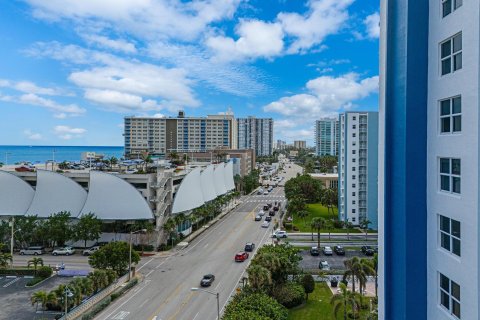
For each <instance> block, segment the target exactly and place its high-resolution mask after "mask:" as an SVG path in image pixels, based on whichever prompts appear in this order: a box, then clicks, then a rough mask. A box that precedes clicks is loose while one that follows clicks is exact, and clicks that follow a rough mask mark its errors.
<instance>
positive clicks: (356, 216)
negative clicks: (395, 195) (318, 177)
mask: <svg viewBox="0 0 480 320" xmlns="http://www.w3.org/2000/svg"><path fill="white" fill-rule="evenodd" d="M339 120H340V121H339V127H340V152H339V156H338V188H339V189H338V216H339V219H340V220H341V221H346V222H347V221H348V222H351V223H352V224H354V225H359V224H360V223H362V222H363V221H365V220H368V221H370V222H371V224H370V225H369V228H372V229H375V230H376V229H377V226H378V184H377V176H378V112H345V113H342V114H340V116H339Z"/></svg>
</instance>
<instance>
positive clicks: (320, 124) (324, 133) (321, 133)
mask: <svg viewBox="0 0 480 320" xmlns="http://www.w3.org/2000/svg"><path fill="white" fill-rule="evenodd" d="M339 141H340V129H339V124H338V119H320V120H317V121H315V153H316V155H317V156H327V155H328V156H338V143H339Z"/></svg>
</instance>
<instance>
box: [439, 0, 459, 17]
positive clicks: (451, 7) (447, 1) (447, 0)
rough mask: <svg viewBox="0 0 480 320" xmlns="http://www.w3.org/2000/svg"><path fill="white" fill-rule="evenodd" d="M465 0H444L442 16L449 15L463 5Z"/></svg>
mask: <svg viewBox="0 0 480 320" xmlns="http://www.w3.org/2000/svg"><path fill="white" fill-rule="evenodd" d="M462 2H463V0H442V17H446V16H448V15H449V14H450V13H452V12H453V11H455V10H457V9H458V8H460V7H461V6H462Z"/></svg>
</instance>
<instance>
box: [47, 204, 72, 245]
mask: <svg viewBox="0 0 480 320" xmlns="http://www.w3.org/2000/svg"><path fill="white" fill-rule="evenodd" d="M70 220H71V218H70V212H68V211H62V212H58V213H55V214H52V215H50V217H49V218H48V221H47V229H48V238H49V239H50V241H51V242H52V246H54V245H57V246H63V245H65V242H67V241H68V240H70V239H72V238H73V232H72V228H71V225H70Z"/></svg>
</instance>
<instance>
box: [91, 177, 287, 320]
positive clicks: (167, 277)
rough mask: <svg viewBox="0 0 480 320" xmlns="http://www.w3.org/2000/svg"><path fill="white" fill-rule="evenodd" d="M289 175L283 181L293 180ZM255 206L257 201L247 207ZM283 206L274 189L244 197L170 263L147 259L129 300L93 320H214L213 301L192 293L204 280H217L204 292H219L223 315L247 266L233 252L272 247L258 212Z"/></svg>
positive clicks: (279, 193) (279, 191)
mask: <svg viewBox="0 0 480 320" xmlns="http://www.w3.org/2000/svg"><path fill="white" fill-rule="evenodd" d="M289 171H290V170H288V171H287V174H286V175H287V176H294V174H293V173H292V172H289ZM251 200H255V201H251ZM278 200H280V201H282V202H284V200H285V198H284V193H283V188H281V187H277V188H275V189H274V190H273V191H272V192H271V193H270V194H269V195H265V196H247V197H243V202H242V204H240V205H239V206H238V207H237V208H236V209H235V210H234V211H233V212H231V213H230V214H228V215H227V216H226V217H225V218H223V219H222V220H220V221H219V222H217V223H216V224H215V225H213V226H212V227H211V228H210V229H209V230H207V231H205V232H204V233H203V234H202V235H200V236H199V237H197V238H196V239H195V240H193V241H192V242H191V243H190V245H189V246H188V247H187V248H185V249H184V250H182V251H178V252H176V253H174V254H172V255H170V256H168V257H163V258H156V257H155V258H149V259H148V260H147V261H146V262H144V265H143V266H141V267H140V268H139V271H140V272H141V273H142V274H143V275H144V279H143V281H142V282H141V283H140V284H139V285H138V286H137V287H136V288H135V289H134V291H133V292H130V293H129V294H128V295H126V296H124V297H122V298H120V299H118V300H117V301H115V302H114V303H113V304H112V305H110V306H109V307H108V308H107V309H106V310H104V311H103V312H102V313H101V314H99V315H98V316H97V317H96V318H95V319H98V320H130V319H136V320H143V319H147V320H210V319H216V318H217V307H216V297H215V296H214V295H210V294H208V293H205V292H198V291H197V292H193V291H191V288H192V287H198V286H199V282H200V279H201V278H202V276H203V275H204V274H208V273H213V274H214V275H215V276H216V279H215V281H214V282H213V284H212V286H211V287H210V288H207V289H208V290H211V291H212V292H218V293H219V297H220V299H219V300H220V308H221V309H222V310H223V308H224V307H225V305H226V304H227V302H228V299H229V297H230V296H231V295H232V293H234V291H235V290H236V288H237V287H238V284H239V282H240V280H241V279H242V277H244V276H246V273H245V269H246V267H247V266H248V263H249V262H248V261H250V260H251V259H252V256H253V255H252V254H251V255H250V258H249V260H248V261H246V262H243V263H236V262H235V261H234V260H233V258H234V255H235V253H236V252H238V251H241V250H243V248H244V246H245V243H246V242H254V243H255V244H256V249H255V250H258V248H259V246H260V245H261V244H263V243H265V242H270V241H272V240H271V238H270V234H271V232H272V230H271V228H272V225H273V224H271V226H270V228H268V229H265V228H261V227H260V225H261V222H255V221H254V217H255V214H256V212H258V211H259V209H260V208H261V207H262V206H263V205H264V204H265V203H267V202H274V201H278Z"/></svg>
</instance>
